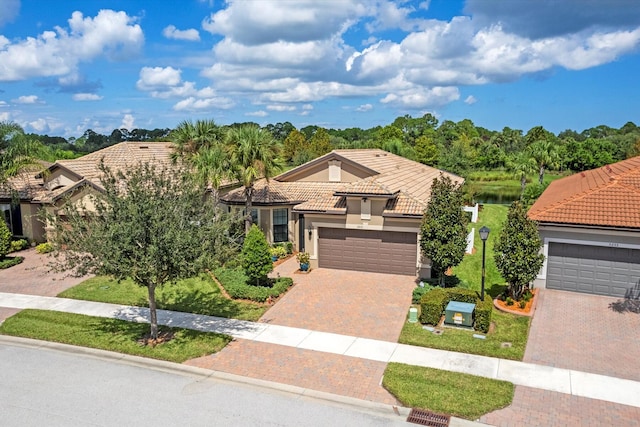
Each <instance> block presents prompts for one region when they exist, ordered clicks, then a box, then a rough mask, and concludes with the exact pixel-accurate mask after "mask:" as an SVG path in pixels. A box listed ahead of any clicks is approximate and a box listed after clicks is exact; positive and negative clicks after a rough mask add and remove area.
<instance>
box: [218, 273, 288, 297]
mask: <svg viewBox="0 0 640 427" xmlns="http://www.w3.org/2000/svg"><path fill="white" fill-rule="evenodd" d="M214 274H215V276H216V279H218V281H219V282H220V283H221V284H222V286H223V287H224V289H225V290H226V291H227V293H228V294H229V295H230V296H231V298H236V299H248V300H251V301H256V302H265V301H266V300H267V299H268V298H269V297H272V298H276V297H278V296H279V295H280V294H283V293H284V292H286V291H287V289H289V287H291V285H293V279H291V278H290V277H279V278H278V279H275V280H270V281H269V284H270V286H255V285H249V284H247V281H248V278H247V276H246V275H245V274H244V272H243V271H242V269H241V268H234V269H229V268H224V267H221V268H218V269H216V270H215V271H214Z"/></svg>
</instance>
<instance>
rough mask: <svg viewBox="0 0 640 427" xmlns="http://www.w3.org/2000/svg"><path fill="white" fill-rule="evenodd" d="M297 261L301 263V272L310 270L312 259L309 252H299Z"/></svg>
mask: <svg viewBox="0 0 640 427" xmlns="http://www.w3.org/2000/svg"><path fill="white" fill-rule="evenodd" d="M296 259H297V260H298V262H299V263H300V271H307V270H309V259H311V255H309V252H298V254H297V255H296Z"/></svg>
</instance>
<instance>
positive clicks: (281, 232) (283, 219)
mask: <svg viewBox="0 0 640 427" xmlns="http://www.w3.org/2000/svg"><path fill="white" fill-rule="evenodd" d="M287 240H289V210H288V209H286V208H285V209H274V210H273V242H274V243H276V242H286V241H287Z"/></svg>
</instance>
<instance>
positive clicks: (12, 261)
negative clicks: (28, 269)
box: [0, 256, 24, 270]
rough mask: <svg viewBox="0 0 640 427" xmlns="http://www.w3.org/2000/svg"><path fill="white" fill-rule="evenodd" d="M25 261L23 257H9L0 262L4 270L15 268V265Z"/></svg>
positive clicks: (0, 267)
mask: <svg viewBox="0 0 640 427" xmlns="http://www.w3.org/2000/svg"><path fill="white" fill-rule="evenodd" d="M22 261H24V257H21V256H8V257H4V258H3V259H1V260H0V270H4V269H5V268H9V267H13V266H14V265H18V264H20V263H21V262H22Z"/></svg>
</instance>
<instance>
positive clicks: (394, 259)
mask: <svg viewBox="0 0 640 427" xmlns="http://www.w3.org/2000/svg"><path fill="white" fill-rule="evenodd" d="M416 260H417V235H416V234H415V233H404V232H384V231H370V230H353V229H333V228H320V229H319V239H318V264H319V266H320V267H324V268H337V269H346V270H356V271H372V272H380V273H396V274H409V275H415V273H416Z"/></svg>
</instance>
